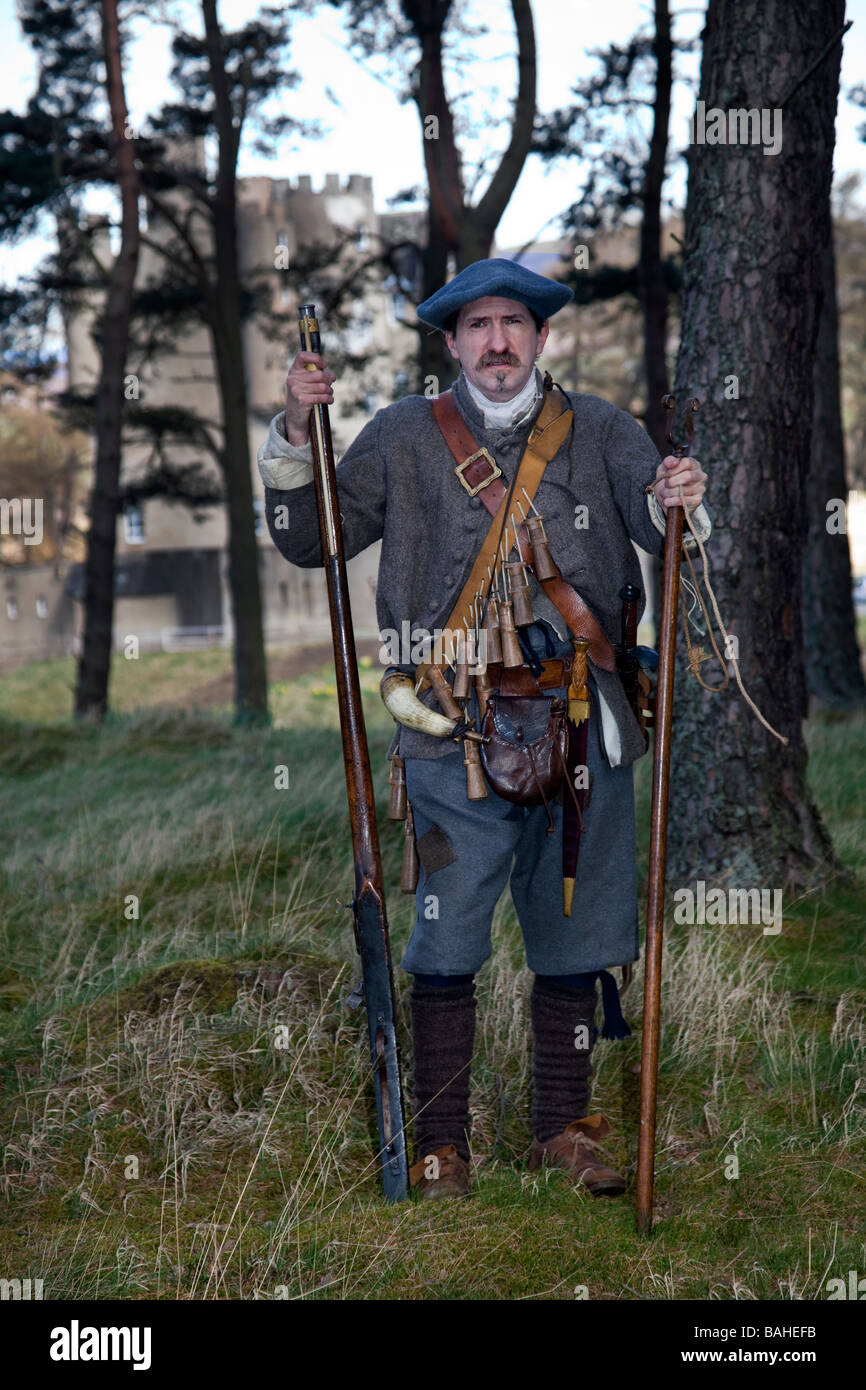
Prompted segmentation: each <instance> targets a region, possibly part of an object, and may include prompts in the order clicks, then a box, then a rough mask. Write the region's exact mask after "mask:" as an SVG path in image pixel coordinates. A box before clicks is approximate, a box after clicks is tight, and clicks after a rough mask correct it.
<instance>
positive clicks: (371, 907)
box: [298, 304, 409, 1202]
mask: <svg viewBox="0 0 866 1390" xmlns="http://www.w3.org/2000/svg"><path fill="white" fill-rule="evenodd" d="M298 315H299V320H300V323H299V327H300V336H301V348H302V350H303V351H304V352H315V353H320V351H321V340H320V337H319V325H318V322H317V320H316V306H315V304H302V305H301V306H300V307H299V309H298ZM307 368H308V370H312V371H315V370H316V367H315V364H314V363H312V362H311V363H308V364H307ZM310 440H311V442H312V446H313V463H314V476H315V482H316V501H317V504H318V512H319V534H320V536H321V541H322V558H323V562H324V567H325V577H326V579H327V583H328V604H329V607H330V612H331V636H332V639H333V643H334V666H335V671H336V676H337V701H338V705H339V710H340V732H341V735H342V741H343V764H344V767H345V772H346V791H347V794H348V798H349V820H350V823H351V827H352V849H353V852H354V857H355V896H354V898H353V899H352V904H351V906H352V917H353V921H354V928H355V945H356V946H357V948H358V953H359V955H360V957H361V973H362V977H363V979H362V986H361V987H359V988H363V997H364V1003H365V1006H366V1010H367V1023H368V1028H369V1037H370V1057H371V1061H372V1066H373V1082H374V1087H375V1092H376V1118H377V1122H378V1127H379V1157H380V1159H381V1164H382V1183H383V1186H384V1189H385V1197H386V1199H387V1200H388V1201H389V1202H395V1201H400V1200H402V1199H403V1198H404V1197H406V1196H408V1182H409V1175H408V1169H407V1162H406V1135H405V1129H404V1123H403V1096H402V1087H401V1084H400V1059H399V1054H398V1050H397V1033H396V1027H395V1009H394V981H393V976H392V970H391V948H390V944H389V940H388V920H387V917H386V913H385V892H384V886H383V884H384V880H383V875H382V862H381V857H380V854H379V836H378V832H377V829H376V810H375V803H374V799H373V779H372V776H371V773H370V754H369V750H368V747H367V731H366V727H365V724H364V711H363V706H362V703H361V685H360V681H359V679H358V662H357V656H356V652H355V638H354V633H353V630H352V610H351V607H350V603H349V583H348V579H347V577H346V561H345V556H344V553H343V534H342V529H341V526H340V507H339V501H338V497H337V479H336V468H335V465H334V449H333V444H332V442H331V423H330V418H329V415H328V407H327V406H326V405H315V406H313V408H312V409H311V411H310ZM357 993H358V991H356V992H355V994H356V995H357Z"/></svg>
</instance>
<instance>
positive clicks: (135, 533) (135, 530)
mask: <svg viewBox="0 0 866 1390" xmlns="http://www.w3.org/2000/svg"><path fill="white" fill-rule="evenodd" d="M123 538H124V540H125V541H126V543H127V545H141V543H142V541H143V540H144V513H143V512H142V510H141V507H127V508H126V510H125V511H124V513H123Z"/></svg>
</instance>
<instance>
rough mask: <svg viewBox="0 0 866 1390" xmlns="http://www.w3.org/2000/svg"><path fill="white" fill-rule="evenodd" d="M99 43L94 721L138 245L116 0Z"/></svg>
mask: <svg viewBox="0 0 866 1390" xmlns="http://www.w3.org/2000/svg"><path fill="white" fill-rule="evenodd" d="M102 43H103V50H104V54H105V67H106V86H107V91H108V101H109V107H110V110H111V125H112V131H113V134H114V150H115V159H116V161H117V177H118V183H119V186H120V197H121V236H120V251H119V253H118V255H117V258H116V260H115V262H114V264H113V266H112V268H111V273H110V276H109V282H108V293H107V296H106V302H105V309H104V312H103V315H102V319H101V322H100V326H99V354H100V364H99V382H98V384H97V388H96V410H95V421H94V428H95V434H96V463H95V469H94V481H93V490H92V493H91V498H90V530H89V531H88V535H87V558H86V560H85V566H84V634H83V641H82V649H81V655H80V657H79V660H78V671H77V676H76V685H75V717H76V719H96V720H100V719H102V718H103V717H104V715H105V713H106V711H107V709H108V683H109V677H110V673H111V645H112V624H113V617H114V568H115V547H116V538H117V516H118V499H119V495H120V464H121V452H122V437H123V401H124V375H125V372H126V357H127V352H128V347H129V324H130V318H131V315H132V296H133V289H134V285H135V274H136V270H137V268H138V249H139V222H138V198H139V178H138V170H137V169H136V167H135V153H134V149H133V143H132V141H131V140H130V139H129V137H128V136H127V134H126V128H127V110H126V99H125V96H124V91H123V69H122V66H121V56H120V34H119V26H118V19H117V0H102Z"/></svg>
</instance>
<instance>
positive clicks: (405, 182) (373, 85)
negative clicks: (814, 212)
mask: <svg viewBox="0 0 866 1390" xmlns="http://www.w3.org/2000/svg"><path fill="white" fill-rule="evenodd" d="M186 8H187V9H188V10H189V12H190V13H192V14H196V15H197V14H198V7H197V6H195V5H187V6H186ZM256 8H257V5H256V4H255V3H254V0H222V3H221V4H220V18H221V20H222V22H223V24H224V25H225V26H227V27H234V26H235V25H237V24H240V23H241V22H243V20H244V19H246V18H248V17H249V16H250V15H251V14H252V13H254V12H255V10H256ZM159 9H160V6H159V4H157V3H154V4H153V9H152V10H151V14H155V13H158V11H159ZM533 11H534V16H535V25H536V41H537V48H538V105H539V108H540V109H541V110H550V109H552V108H554V107H556V106H559V105H566V104H568V102H569V99H570V88H571V85H572V83H573V82H574V80H575V78H576V77H577V76H582V75H586V74H588V73H589V72H591V71H593V70H594V68H595V67H596V63H595V61H594V60H593V59H592V57H591V56H589V50H591V49H592V48H594V47H601V46H604V45H607V44H610V43H612V42H624V41H625V40H626V39H627V38H628V37H629V36H630V35H631V34H632V33H633V32H634V31H635V30H636V29H637V28H638V26H639V25H646V24H647V23H648V21H649V20H650V19H651V15H652V6H651V5H650V4H648V3H640V0H604V3H601V4H600V3H598V0H534V4H533ZM466 12H467V14H468V17H469V19H470V21H471V22H472V23H475V24H484V25H486V26H488V28H489V30H490V33H489V35H488V36H487V37H486V38H481V39H478V40H476V41H475V42H474V45H473V48H474V52H475V53H477V55H478V61H476V62H474V63H473V64H472V66H471V67H470V68H468V69H467V70H466V72H465V73H464V74H463V76H462V79H461V80H462V81H463V83H464V85H465V86H466V87H467V89H472V90H475V91H476V93H477V97H476V100H475V110H476V111H481V110H482V109H483V110H485V111H486V112H488V113H489V114H490V115H492V116H493V117H494V118H497V117H499V118H501V117H503V116H504V115H505V114H506V113H507V110H508V104H509V101H510V99H511V97H512V96H513V91H514V86H515V83H516V64H515V61H514V48H515V40H514V33H513V24H512V19H511V8H510V5H509V4H508V0H467V4H466ZM703 12H704V7H703V6H702V5H690V4H688V3H684V4H683V5H678V6H674V7H673V15H674V34H675V37H677V38H688V37H691V36H694V35H698V34H699V33H700V30H701V27H702V24H703V18H702V16H703ZM847 15H848V18H853V19H854V27H853V28H852V29H851V30H850V31H849V33H848V34H847V35H846V37H845V46H844V53H843V65H842V83H841V99H840V103H839V117H838V122H837V147H836V174H837V178H838V177H839V176H840V175H843V174H846V173H848V172H852V171H860V170H863V169H864V167H866V144H864V143H863V142H862V141H860V140H859V139H858V136H857V129H858V127H860V126H862V125H863V124H864V123H866V111H864V110H863V109H862V108H857V107H854V106H853V105H852V104H851V103H850V102H849V101H847V100H846V99H845V94H846V93H847V92H848V91H849V90H850V89H851V88H852V87H853V86H854V85H855V84H856V83H858V82H861V81H863V80H864V75H866V0H849V3H848V6H847ZM138 27H139V33H140V37H139V38H138V39H137V41H136V42H134V43H133V44H132V45H131V47H130V50H129V54H128V60H127V73H126V82H127V99H128V103H129V107H130V114H131V117H132V119H133V121H134V122H135V123H138V124H144V125H146V121H147V116H148V113H149V112H151V111H154V110H156V109H157V107H158V106H159V105H160V103H161V102H162V101H163V100H164V99H166V98H167V97H170V96H175V95H176V93H174V92H173V90H172V87H171V83H170V80H169V67H170V62H169V46H168V35H167V31H166V30H165V29H163V28H160V27H159V26H157V25H155V24H152V23H151V22H149V21H148V22H147V23H144V22H140V23H139V26H138ZM293 36H294V37H293V42H292V48H291V60H290V61H291V66H292V67H294V68H295V69H297V70H298V71H300V72H301V73H302V74H303V81H302V83H301V85H300V86H299V87H298V88H295V89H293V90H292V91H290V92H289V93H288V94H287V100H288V101H290V102H291V108H292V110H293V111H295V110H300V109H303V110H304V111H305V112H306V113H308V114H309V115H310V116H311V117H317V118H318V119H319V120H320V121H321V123H322V124H323V126H325V127H326V129H327V133H326V135H325V138H323V139H321V140H316V141H308V142H305V143H304V144H303V146H299V147H296V148H291V146H289V145H285V144H284V146H283V148H282V149H281V152H280V157H279V159H275V160H270V161H268V160H265V159H263V158H262V157H261V156H258V155H255V154H254V153H252V152H250V151H246V152H244V154H243V155H242V160H241V173H242V174H269V175H272V176H274V177H281V178H286V177H290V178H293V179H294V178H296V177H297V175H298V174H301V173H309V174H311V175H312V176H313V186H314V187H320V186H321V185H322V183H323V182H324V175H325V173H337V174H340V175H342V176H346V175H348V174H350V173H359V174H368V175H372V178H373V189H374V196H375V200H376V206H377V208H378V209H379V210H380V211H385V210H386V200H387V199H388V198H389V197H390V196H392V195H393V194H395V193H396V192H398V190H400V189H403V188H406V187H407V186H411V185H414V184H419V183H422V182H423V162H422V141H421V130H420V124H419V120H418V116H417V112H416V110H415V107H414V105H412V104H401V103H400V101H399V100H398V98H397V96H396V95H395V92H394V87H393V83H389V81H388V80H387V77H386V76H385V72H386V69H385V67H384V64H383V63H382V62H377V61H372V62H369V63H367V64H363V63H360V62H358V61H357V60H356V59H354V58H353V57H351V56H350V55H349V54H348V53H347V52H346V51H345V47H344V44H343V42H342V39H341V26H340V18H339V15H338V13H337V12H336V11H335V10H334V9H332V8H331V6H329V5H326V4H322V5H320V6H317V7H316V10H315V13H314V14H313V15H310V16H309V17H301V18H296V20H295V22H294V26H293ZM0 51H2V52H3V54H4V69H5V71H4V80H3V96H2V102H3V104H4V105H5V106H7V107H9V108H10V109H13V110H21V109H23V108H24V106H25V105H26V101H27V98H28V96H29V94H30V92H31V90H32V87H33V84H34V76H35V64H34V62H33V56H32V54H31V52H30V50H29V48H28V46H27V44H26V43H25V42H24V40H23V38H22V37H21V34H20V29H19V25H18V21H17V18H16V14H15V3H14V0H0ZM679 62H680V67H681V70H682V71H683V72H684V73H688V74H690V75H692V76H696V75H697V70H698V62H699V56H698V54H695V55H691V56H689V57H687V58H683V59H680V60H679ZM491 85H494V86H496V87H497V88H499V89H500V91H499V96H498V98H497V97H496V96H494V97H492V98H491V97H490V96H489V95H485V94H489V88H490V86H491ZM693 104H694V96H693V94H692V93H690V92H689V91H688V90H687V89H686V88H685V86H683V85H682V84H680V85H679V88H678V90H677V91H676V93H675V102H674V108H673V112H672V119H671V145H672V148H673V149H677V150H679V149H682V148H683V147H684V146H685V144H686V142H687V138H688V135H687V131H688V121H689V117H690V115H691V113H692V109H693ZM506 138H507V137H506V126H505V123H504V122H501V123H500V124H499V126H498V127H496V128H494V129H493V130H492V131H491V132H490V135H489V136H488V137H487V139H488V140H489V141H490V143H491V145H493V144H494V143H496V147H497V148H500V149H501V148H502V147H503V145H504V142H505V139H506ZM480 148H481V146H480V145H479V144H478V143H476V146H475V150H476V152H477V151H478V150H480ZM670 168H671V171H672V176H671V178H670V180H669V183H668V185H667V186H666V195H667V196H669V197H670V198H671V199H672V200H673V201H674V202H675V203H679V204H680V205H681V204H682V202H683V201H684V198H685V170H684V164H683V161H682V160H676V159H671V161H670ZM579 182H580V170H579V169H577V170H576V169H575V167H574V166H573V165H571V166H569V165H566V166H565V167H560V168H551V167H549V166H548V167H546V166H544V165H542V163H541V162H540V161H539V160H538V159H537V158H536V157H534V156H533V157H530V159H529V160H528V161H527V164H526V166H525V168H524V172H523V174H522V176H521V179H520V182H519V183H518V186H517V189H516V190H515V193H514V195H513V197H512V199H511V202H510V204H509V206H508V208H507V209H506V212H505V215H504V217H503V219H502V222H501V223H500V226H499V231H498V234H497V241H498V244H499V246H501V247H504V246H512V245H522V244H524V243H525V242H528V241H530V240H531V239H533V238H535V237H538V236H539V233H540V234H541V236H542V238H543V237H545V236H547V237H550V236H554V235H555V234H556V232H557V225H556V221H555V219H556V217H557V216H558V214H559V213H560V212H562V211H563V210H564V209H565V208H566V207H568V206H569V205H570V204H571V203H572V202H574V200H575V196H576V192H577V190H578V188H579ZM46 249H47V246H46V244H45V243H44V242H40V241H38V240H30V241H29V242H26V243H22V244H20V245H18V246H15V247H12V248H8V247H0V281H6V282H7V283H8V282H11V281H14V280H15V279H17V278H18V276H19V275H21V274H23V273H26V271H27V270H28V269H29V268H30V267H31V266H32V265H33V264H35V262H36V261H37V260H38V259H39V258H40V257H41V255H42V254H44V252H45V251H46Z"/></svg>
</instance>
